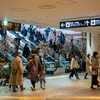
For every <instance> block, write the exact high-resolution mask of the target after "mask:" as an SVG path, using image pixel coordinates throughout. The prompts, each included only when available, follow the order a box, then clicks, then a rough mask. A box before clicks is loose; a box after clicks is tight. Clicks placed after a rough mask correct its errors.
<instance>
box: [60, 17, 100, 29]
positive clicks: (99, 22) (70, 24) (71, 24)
mask: <svg viewBox="0 0 100 100" xmlns="http://www.w3.org/2000/svg"><path fill="white" fill-rule="evenodd" d="M89 26H100V18H99V19H87V20H77V21H65V22H60V28H61V29H65V28H78V27H89Z"/></svg>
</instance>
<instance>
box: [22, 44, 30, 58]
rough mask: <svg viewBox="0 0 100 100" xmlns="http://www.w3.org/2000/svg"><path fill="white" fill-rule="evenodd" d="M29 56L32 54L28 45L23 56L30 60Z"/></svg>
mask: <svg viewBox="0 0 100 100" xmlns="http://www.w3.org/2000/svg"><path fill="white" fill-rule="evenodd" d="M29 54H30V49H29V47H28V44H25V46H24V49H23V56H24V57H26V58H28V56H29Z"/></svg>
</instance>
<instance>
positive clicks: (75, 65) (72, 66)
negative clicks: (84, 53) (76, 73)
mask: <svg viewBox="0 0 100 100" xmlns="http://www.w3.org/2000/svg"><path fill="white" fill-rule="evenodd" d="M77 67H78V68H80V66H79V65H78V61H77V59H75V58H72V61H71V66H70V68H71V69H73V68H77Z"/></svg>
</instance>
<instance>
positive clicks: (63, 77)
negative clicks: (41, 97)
mask: <svg viewBox="0 0 100 100" xmlns="http://www.w3.org/2000/svg"><path fill="white" fill-rule="evenodd" d="M68 76H69V75H63V76H55V77H54V76H53V77H46V79H55V78H64V77H68Z"/></svg>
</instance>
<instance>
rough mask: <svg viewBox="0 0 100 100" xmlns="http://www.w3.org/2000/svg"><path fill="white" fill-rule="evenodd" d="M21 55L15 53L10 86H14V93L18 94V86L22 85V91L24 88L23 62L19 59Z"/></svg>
mask: <svg viewBox="0 0 100 100" xmlns="http://www.w3.org/2000/svg"><path fill="white" fill-rule="evenodd" d="M19 56H20V53H19V52H18V51H16V52H15V57H14V58H13V60H12V61H11V69H12V70H11V75H10V82H9V85H11V86H12V91H13V92H16V90H15V88H16V86H18V85H20V89H21V91H23V90H24V89H25V88H23V62H22V60H21V58H20V57H19Z"/></svg>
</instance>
